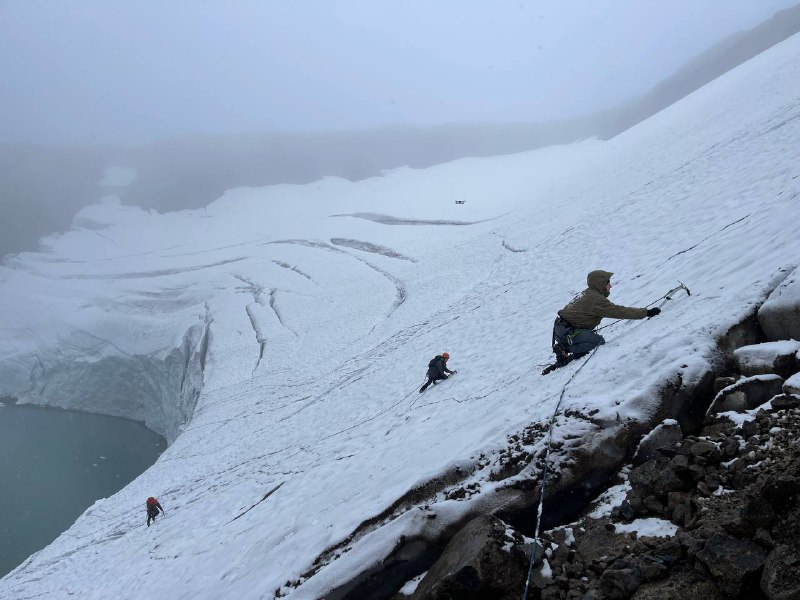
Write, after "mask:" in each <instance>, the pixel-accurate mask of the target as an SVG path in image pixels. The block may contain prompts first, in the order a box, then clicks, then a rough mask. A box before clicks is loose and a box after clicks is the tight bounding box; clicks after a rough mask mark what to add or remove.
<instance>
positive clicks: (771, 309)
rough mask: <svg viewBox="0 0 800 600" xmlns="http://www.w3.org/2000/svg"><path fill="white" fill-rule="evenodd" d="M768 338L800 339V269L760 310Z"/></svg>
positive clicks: (759, 313)
mask: <svg viewBox="0 0 800 600" xmlns="http://www.w3.org/2000/svg"><path fill="white" fill-rule="evenodd" d="M758 321H759V323H760V324H761V329H763V330H764V334H765V335H766V336H767V339H768V340H786V339H790V338H791V339H796V340H800V271H799V270H798V269H795V270H794V271H793V272H792V274H791V275H789V277H787V278H786V279H785V280H784V281H783V283H781V284H780V285H779V286H778V287H777V288H775V290H774V291H773V292H772V293H771V294H770V295H769V298H767V301H766V302H764V304H763V305H762V306H761V308H760V309H759V310H758Z"/></svg>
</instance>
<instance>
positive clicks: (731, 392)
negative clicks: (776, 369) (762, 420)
mask: <svg viewBox="0 0 800 600" xmlns="http://www.w3.org/2000/svg"><path fill="white" fill-rule="evenodd" d="M782 386H783V378H782V377H780V376H779V375H754V376H753V377H745V378H744V379H740V380H739V381H737V382H736V383H734V384H733V385H729V386H728V387H726V388H724V389H723V390H721V391H720V392H719V394H717V395H716V397H715V398H714V401H713V402H712V403H711V406H710V407H709V409H708V414H710V415H713V414H716V413H719V412H727V411H729V410H733V411H736V412H742V411H745V410H752V409H754V408H756V407H758V406H761V405H762V404H764V402H767V401H768V400H770V399H771V398H772V397H773V396H776V395H777V394H780V393H781V387H782Z"/></svg>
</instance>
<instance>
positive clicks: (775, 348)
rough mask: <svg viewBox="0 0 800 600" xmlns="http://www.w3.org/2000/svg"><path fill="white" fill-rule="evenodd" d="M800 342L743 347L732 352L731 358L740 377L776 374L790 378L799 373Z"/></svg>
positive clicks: (767, 343)
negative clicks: (732, 357)
mask: <svg viewBox="0 0 800 600" xmlns="http://www.w3.org/2000/svg"><path fill="white" fill-rule="evenodd" d="M798 352H800V342H797V341H794V340H791V341H781V342H766V343H764V344H754V345H752V346H744V347H742V348H737V349H736V350H734V351H733V356H734V359H735V361H736V364H737V366H738V368H739V372H740V373H741V374H742V375H747V376H751V375H763V374H766V373H777V374H778V375H780V376H781V377H790V376H791V375H794V374H795V373H797V372H798V371H800V358H798Z"/></svg>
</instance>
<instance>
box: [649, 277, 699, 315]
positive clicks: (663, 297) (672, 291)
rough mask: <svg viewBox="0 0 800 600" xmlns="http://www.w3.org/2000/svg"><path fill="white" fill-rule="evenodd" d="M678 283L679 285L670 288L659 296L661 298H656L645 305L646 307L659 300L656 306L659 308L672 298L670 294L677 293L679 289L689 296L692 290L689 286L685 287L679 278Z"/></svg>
mask: <svg viewBox="0 0 800 600" xmlns="http://www.w3.org/2000/svg"><path fill="white" fill-rule="evenodd" d="M678 283H679V284H680V285H678V286H677V287H674V288H672V289H671V290H670V291H668V292H667V293H666V294H664V295H663V296H661V298H656V300H655V302H651V303H650V304H648V305H647V308H649V307H651V306H652V305H653V304H655V303H656V302H658V301H659V300H661V304H659V305H658V308H659V309H660V308H661V307H662V306H664V305H665V304H666V303H667V300H672V296H674V295H675V294H677V293H678V292H680V291H681V290H683V291H684V292H686V295H687V296H691V295H692V292H690V291H689V288H688V287H686V285H685V284H684V283H683V282H682V281H680V280H679V281H678Z"/></svg>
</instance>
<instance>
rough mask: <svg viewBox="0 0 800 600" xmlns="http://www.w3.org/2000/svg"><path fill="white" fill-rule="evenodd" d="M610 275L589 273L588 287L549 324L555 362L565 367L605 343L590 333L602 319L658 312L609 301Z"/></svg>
mask: <svg viewBox="0 0 800 600" xmlns="http://www.w3.org/2000/svg"><path fill="white" fill-rule="evenodd" d="M612 275H613V273H609V272H608V271H592V272H591V273H589V275H588V276H587V277H586V282H587V284H588V285H589V287H587V288H586V289H585V290H583V291H582V292H581V293H580V294H578V295H577V296H575V297H574V298H573V299H572V300H571V301H570V303H569V304H567V305H566V306H565V307H564V308H562V309H561V310H560V311H558V317H557V318H556V322H555V324H554V325H553V350H554V351H555V353H556V362H557V363H559V364H566V363H567V362H569V361H570V360H571V359H573V358H579V357H581V356H583V355H584V354H587V353H589V352H591V351H592V350H594V349H595V348H596V347H597V346H599V345H600V344H605V343H606V341H605V339H604V338H603V336H602V335H600V334H598V333H596V332H595V331H593V329H594V328H595V327H597V326H598V325H599V324H600V321H602V320H603V318H604V317H609V318H612V319H644V318H645V317H654V316H656V315H657V314H658V313H660V312H661V310H660V309H658V308H650V309H647V308H631V307H628V306H619V305H618V304H614V303H613V302H611V300H609V299H608V296H609V294H610V293H611V276H612Z"/></svg>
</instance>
